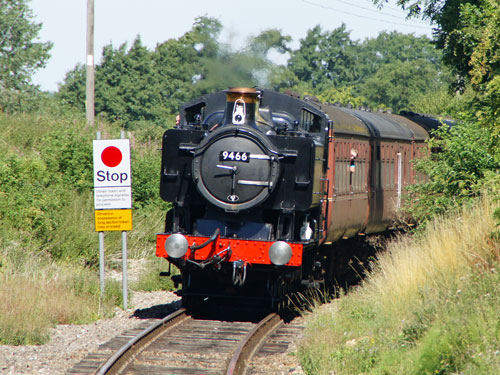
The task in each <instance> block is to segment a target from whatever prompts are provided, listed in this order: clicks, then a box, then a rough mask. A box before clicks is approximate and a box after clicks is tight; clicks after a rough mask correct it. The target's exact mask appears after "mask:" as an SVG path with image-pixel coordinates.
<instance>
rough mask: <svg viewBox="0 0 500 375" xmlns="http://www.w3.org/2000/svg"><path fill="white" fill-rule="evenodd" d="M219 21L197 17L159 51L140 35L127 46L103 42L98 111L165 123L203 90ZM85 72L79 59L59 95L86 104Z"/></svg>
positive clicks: (129, 120) (130, 121) (131, 122)
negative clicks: (104, 43)
mask: <svg viewBox="0 0 500 375" xmlns="http://www.w3.org/2000/svg"><path fill="white" fill-rule="evenodd" d="M221 27H222V26H221V24H220V22H219V21H217V20H215V19H212V18H208V17H200V18H197V19H196V21H195V23H194V25H193V28H192V29H191V30H190V31H188V32H187V33H185V34H184V35H183V36H181V37H180V38H179V39H169V40H167V41H165V42H164V43H161V44H158V45H157V46H156V48H155V50H154V51H151V50H149V49H148V48H146V47H145V46H144V45H143V44H142V42H141V39H140V37H137V38H136V40H135V41H134V42H133V44H132V46H131V47H130V48H128V46H127V44H126V43H124V44H122V45H121V46H119V47H118V48H114V47H113V46H112V45H108V46H105V47H104V48H103V56H102V61H101V63H100V64H99V65H98V66H97V67H96V89H95V90H96V99H95V101H96V104H95V106H96V113H98V114H100V115H101V116H104V117H106V118H107V119H109V120H112V121H119V122H121V123H122V124H123V125H124V126H126V127H131V126H135V124H137V123H140V122H142V121H148V122H152V123H155V124H158V125H166V124H167V120H168V116H169V115H172V114H173V113H176V112H177V110H178V108H179V105H180V104H181V103H183V102H185V101H188V100H190V99H192V98H194V97H195V96H197V95H199V94H200V92H201V90H202V88H201V87H199V85H197V83H198V81H200V80H202V79H203V77H204V76H205V75H206V72H207V68H206V64H205V61H206V60H207V59H213V58H214V57H215V56H217V54H218V44H217V41H216V38H217V37H218V34H219V32H220V30H221ZM84 92H85V74H84V67H83V66H81V65H79V66H77V67H76V68H75V69H74V70H72V71H71V72H69V73H68V74H67V75H66V78H65V80H64V83H63V85H62V86H61V87H60V88H59V92H58V97H59V98H60V99H61V100H62V101H64V102H66V103H69V104H72V105H74V106H77V107H78V108H80V109H81V110H84Z"/></svg>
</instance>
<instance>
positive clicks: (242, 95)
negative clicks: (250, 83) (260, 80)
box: [224, 87, 259, 128]
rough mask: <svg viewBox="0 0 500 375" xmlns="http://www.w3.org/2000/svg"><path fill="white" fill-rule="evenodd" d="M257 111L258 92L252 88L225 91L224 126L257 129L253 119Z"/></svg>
mask: <svg viewBox="0 0 500 375" xmlns="http://www.w3.org/2000/svg"><path fill="white" fill-rule="evenodd" d="M258 110H259V92H258V91H257V90H255V89H252V88H246V87H234V88H230V89H229V90H227V91H226V111H225V114H224V118H225V121H224V125H248V126H252V127H254V128H256V127H257V124H256V123H255V119H256V117H257V112H258Z"/></svg>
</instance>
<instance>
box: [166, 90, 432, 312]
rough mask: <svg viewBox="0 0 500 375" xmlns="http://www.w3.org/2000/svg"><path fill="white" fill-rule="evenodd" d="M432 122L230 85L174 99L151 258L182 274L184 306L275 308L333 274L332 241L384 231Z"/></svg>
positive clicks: (409, 180)
mask: <svg viewBox="0 0 500 375" xmlns="http://www.w3.org/2000/svg"><path fill="white" fill-rule="evenodd" d="M438 125H439V123H438V121H436V120H435V119H432V118H429V117H425V116H421V115H417V114H413V113H405V114H404V115H394V114H390V113H373V112H369V111H363V110H358V109H350V108H343V107H340V106H337V105H331V104H322V103H319V102H317V101H315V100H313V99H311V98H307V97H306V98H304V99H301V98H300V97H298V96H296V95H289V94H284V93H278V92H273V91H270V90H258V89H253V88H232V89H229V90H226V91H220V92H216V93H213V94H209V95H204V96H202V97H200V98H198V99H196V100H194V101H192V102H189V103H187V104H185V105H183V106H182V108H181V113H180V116H179V118H178V124H177V125H176V126H175V127H174V128H172V129H169V130H167V131H166V132H165V134H164V136H163V147H162V165H161V183H160V195H161V197H162V199H163V200H165V201H168V202H172V208H171V209H170V210H169V211H168V212H167V214H166V222H165V232H164V233H159V234H157V246H156V255H157V256H158V257H163V258H166V259H167V260H168V261H169V262H170V265H174V266H176V267H177V268H178V269H179V270H180V275H177V276H175V277H176V278H175V279H174V281H175V282H176V283H181V284H182V290H180V291H179V293H180V294H181V295H182V300H183V304H184V305H185V306H191V305H192V304H193V303H195V302H196V301H198V300H200V299H204V298H206V297H212V298H231V299H239V298H242V299H244V300H245V301H252V300H255V301H257V302H259V301H262V302H264V303H265V304H270V305H271V306H273V307H280V306H281V305H282V304H283V303H284V302H285V301H286V298H287V295H288V294H289V293H290V292H291V291H293V290H295V289H296V288H297V287H298V286H299V285H312V284H318V283H321V282H324V281H325V280H327V281H328V280H329V279H330V280H331V279H333V278H335V271H334V270H335V269H336V267H337V268H338V264H337V260H336V248H337V246H336V244H337V243H339V241H341V240H342V239H345V238H349V237H353V236H356V235H358V234H367V233H376V232H382V231H385V230H386V229H387V228H388V227H389V226H390V225H391V223H392V222H393V220H394V218H395V214H396V212H397V210H398V208H399V207H400V206H401V204H402V199H403V192H404V189H405V187H406V186H408V185H409V184H412V183H414V182H415V181H416V179H418V178H419V177H421V176H419V175H418V174H417V173H416V172H415V171H414V170H413V168H412V163H411V161H412V160H413V159H415V158H419V157H422V156H424V155H425V154H426V153H427V147H426V144H425V140H426V139H427V138H428V137H429V130H430V129H432V128H435V127H436V126H438Z"/></svg>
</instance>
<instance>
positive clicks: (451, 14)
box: [373, 0, 500, 90]
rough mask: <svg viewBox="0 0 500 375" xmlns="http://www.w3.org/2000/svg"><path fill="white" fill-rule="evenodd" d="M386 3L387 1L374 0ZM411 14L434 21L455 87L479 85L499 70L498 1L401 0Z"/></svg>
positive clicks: (436, 36) (437, 43)
mask: <svg viewBox="0 0 500 375" xmlns="http://www.w3.org/2000/svg"><path fill="white" fill-rule="evenodd" d="M373 2H374V3H375V4H378V5H379V6H381V7H382V6H383V4H384V3H386V2H388V0H373ZM397 3H398V4H399V5H400V6H401V7H403V9H406V10H407V11H408V17H419V18H422V19H426V20H429V21H431V22H432V23H434V24H435V25H436V26H437V27H436V28H435V32H434V34H435V39H436V45H437V47H438V48H439V49H441V50H442V51H443V59H444V62H445V63H446V64H448V65H449V66H450V68H452V69H453V71H454V73H456V76H457V80H456V82H455V86H456V87H458V88H460V89H462V90H463V89H464V88H465V86H466V85H467V84H468V82H470V81H471V79H472V83H473V84H475V85H478V84H479V85H480V84H483V83H486V82H488V81H489V80H491V79H493V77H494V76H495V75H496V74H498V73H499V72H500V53H499V52H498V51H499V46H500V31H499V30H500V4H499V3H498V1H497V0H448V1H441V0H398V2H397Z"/></svg>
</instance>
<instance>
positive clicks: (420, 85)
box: [358, 59, 442, 112]
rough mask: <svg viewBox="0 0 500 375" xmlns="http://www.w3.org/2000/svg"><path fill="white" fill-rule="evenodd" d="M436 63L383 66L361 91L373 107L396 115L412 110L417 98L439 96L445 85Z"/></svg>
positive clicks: (413, 62)
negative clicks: (432, 94)
mask: <svg viewBox="0 0 500 375" xmlns="http://www.w3.org/2000/svg"><path fill="white" fill-rule="evenodd" d="M438 77H439V74H438V71H437V69H436V68H435V66H434V65H432V63H430V62H428V61H427V60H423V59H420V60H414V61H394V62H391V63H388V64H384V65H382V66H381V67H380V68H379V69H378V70H377V72H376V73H375V74H373V75H372V76H371V77H369V78H368V79H366V81H365V82H363V84H362V85H361V87H360V88H359V89H358V92H360V93H362V94H363V95H364V96H365V97H366V98H367V99H368V105H369V106H370V107H378V106H380V105H383V106H387V107H389V108H391V109H392V110H393V111H395V112H399V111H401V110H412V109H413V108H412V103H413V102H414V100H415V98H417V97H418V96H419V95H421V94H423V93H426V92H436V91H437V90H438V89H439V88H440V87H441V86H442V83H441V82H440V81H439V78H438Z"/></svg>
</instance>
